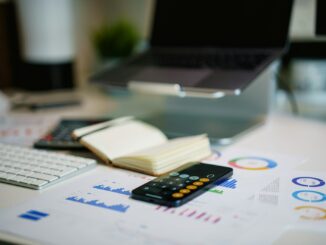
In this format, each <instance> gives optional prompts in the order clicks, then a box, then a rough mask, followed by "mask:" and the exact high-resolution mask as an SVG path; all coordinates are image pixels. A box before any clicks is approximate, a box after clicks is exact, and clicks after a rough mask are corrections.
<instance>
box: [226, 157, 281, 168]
mask: <svg viewBox="0 0 326 245" xmlns="http://www.w3.org/2000/svg"><path fill="white" fill-rule="evenodd" d="M229 165H230V166H231V167H234V168H239V169H245V170H269V169H272V168H275V167H276V166H277V163H276V162H275V161H273V160H270V159H267V158H263V157H239V158H234V159H232V160H230V161H229Z"/></svg>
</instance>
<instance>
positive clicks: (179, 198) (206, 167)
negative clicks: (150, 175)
mask: <svg viewBox="0 0 326 245" xmlns="http://www.w3.org/2000/svg"><path fill="white" fill-rule="evenodd" d="M232 174H233V170H232V168H228V167H223V166H217V165H212V164H206V163H193V164H190V166H189V165H187V166H186V167H183V168H180V169H178V170H176V171H174V172H171V173H169V174H167V175H163V176H161V177H158V178H156V179H154V180H152V181H150V182H148V183H146V184H144V185H142V186H140V187H138V188H136V189H134V190H133V191H132V195H131V197H132V198H134V199H138V200H142V201H147V202H152V203H157V204H160V205H165V206H171V207H177V206H180V205H182V204H184V203H186V202H188V201H190V200H192V199H194V198H195V197H197V196H199V195H200V194H202V193H204V192H205V191H207V190H208V189H210V188H211V187H213V186H214V184H215V183H216V182H217V181H221V182H222V181H223V180H225V179H227V178H229V177H231V176H232Z"/></svg>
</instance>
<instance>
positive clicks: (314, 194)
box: [292, 190, 326, 202]
mask: <svg viewBox="0 0 326 245" xmlns="http://www.w3.org/2000/svg"><path fill="white" fill-rule="evenodd" d="M292 196H293V197H294V198H295V199H298V200H300V201H304V202H323V201H326V195H325V194H324V193H322V192H319V191H310V190H300V191H295V192H293V193H292Z"/></svg>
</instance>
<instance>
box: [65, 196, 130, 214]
mask: <svg viewBox="0 0 326 245" xmlns="http://www.w3.org/2000/svg"><path fill="white" fill-rule="evenodd" d="M66 200H68V201H72V202H77V203H82V204H86V205H91V206H94V207H98V208H105V209H109V210H113V211H116V212H121V213H125V212H126V211H127V210H128V208H129V207H130V206H129V205H123V204H114V205H109V204H106V203H104V202H101V201H99V200H96V199H94V200H87V199H86V198H83V197H78V196H71V197H68V198H66Z"/></svg>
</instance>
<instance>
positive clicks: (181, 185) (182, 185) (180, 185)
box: [177, 183, 185, 187]
mask: <svg viewBox="0 0 326 245" xmlns="http://www.w3.org/2000/svg"><path fill="white" fill-rule="evenodd" d="M177 186H178V187H184V186H185V185H184V184H182V183H180V184H178V185H177Z"/></svg>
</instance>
